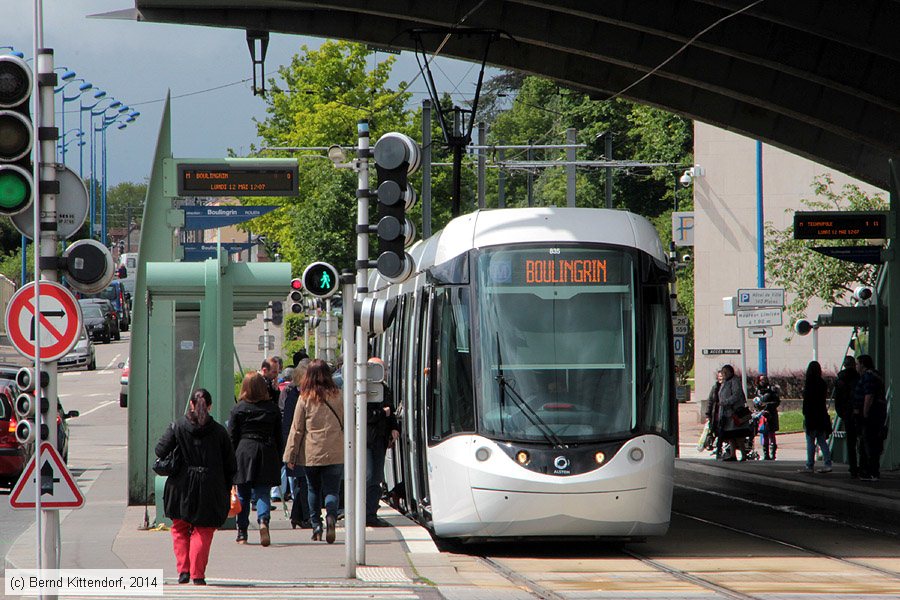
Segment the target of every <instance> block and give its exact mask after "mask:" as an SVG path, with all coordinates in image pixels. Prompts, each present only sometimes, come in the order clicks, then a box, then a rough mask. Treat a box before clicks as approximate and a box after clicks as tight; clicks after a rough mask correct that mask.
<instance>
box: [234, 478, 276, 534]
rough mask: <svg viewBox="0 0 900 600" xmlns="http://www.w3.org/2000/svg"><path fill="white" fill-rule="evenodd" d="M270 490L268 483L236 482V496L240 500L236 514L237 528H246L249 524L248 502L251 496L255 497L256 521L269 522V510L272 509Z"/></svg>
mask: <svg viewBox="0 0 900 600" xmlns="http://www.w3.org/2000/svg"><path fill="white" fill-rule="evenodd" d="M271 490H272V486H270V485H253V484H252V483H239V484H237V491H238V498H240V500H241V512H240V513H238V516H237V526H238V529H247V526H248V525H250V503H251V502H252V500H251V497H253V496H255V497H256V522H257V523H268V522H269V511H270V510H271V509H272V499H271V498H270V497H269V492H270V491H271Z"/></svg>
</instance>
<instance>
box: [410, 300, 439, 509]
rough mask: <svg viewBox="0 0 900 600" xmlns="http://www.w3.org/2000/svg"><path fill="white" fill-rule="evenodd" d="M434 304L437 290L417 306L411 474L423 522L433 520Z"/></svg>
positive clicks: (419, 301) (418, 301) (418, 302)
mask: <svg viewBox="0 0 900 600" xmlns="http://www.w3.org/2000/svg"><path fill="white" fill-rule="evenodd" d="M433 302H434V293H433V288H431V287H426V288H423V290H422V294H421V296H420V297H419V298H417V303H416V309H417V310H416V312H417V315H416V317H417V318H416V336H415V340H416V343H415V346H416V347H417V352H416V356H415V357H414V358H415V363H414V364H415V371H416V373H417V374H418V377H417V379H418V381H417V382H416V386H415V388H416V389H415V398H414V405H415V418H414V419H413V424H414V426H415V431H414V432H413V433H412V435H413V438H414V440H415V446H414V447H413V448H412V453H411V456H410V468H411V469H410V470H411V471H412V473H411V475H412V480H413V485H414V486H415V498H416V506H417V512H418V513H419V517H420V518H421V519H423V520H426V521H427V520H430V519H431V500H430V497H429V488H428V437H427V433H426V423H427V422H428V416H427V414H426V404H427V402H426V400H427V395H428V389H429V383H430V382H429V378H430V368H429V367H430V363H431V353H430V346H431V344H429V343H428V340H430V339H431V311H432V304H433Z"/></svg>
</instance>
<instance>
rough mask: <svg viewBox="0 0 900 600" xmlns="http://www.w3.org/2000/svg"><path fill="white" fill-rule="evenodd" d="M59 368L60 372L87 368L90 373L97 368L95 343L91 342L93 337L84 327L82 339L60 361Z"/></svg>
mask: <svg viewBox="0 0 900 600" xmlns="http://www.w3.org/2000/svg"><path fill="white" fill-rule="evenodd" d="M58 366H59V369H60V370H62V369H81V368H87V370H88V371H93V370H94V369H96V368H97V354H96V352H95V351H94V342H92V341H91V336H90V335H88V332H87V330H86V329H85V328H84V326H82V328H81V337H80V338H79V340H78V343H76V344H75V347H74V348H72V349H71V350H70V351H69V353H68V354H66V355H65V356H63V357H62V358H61V359H59V365H58Z"/></svg>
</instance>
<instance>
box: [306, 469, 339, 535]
mask: <svg viewBox="0 0 900 600" xmlns="http://www.w3.org/2000/svg"><path fill="white" fill-rule="evenodd" d="M343 474H344V465H325V466H323V467H309V466H307V467H306V485H307V486H309V493H308V498H309V520H310V521H311V522H312V525H313V527H314V528H316V529H321V527H322V499H323V498H324V499H325V514H328V515H331V516H332V517H334V518H335V519H337V509H338V494H339V493H340V490H341V477H342V476H343Z"/></svg>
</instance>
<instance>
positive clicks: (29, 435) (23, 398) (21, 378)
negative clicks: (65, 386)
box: [15, 367, 50, 444]
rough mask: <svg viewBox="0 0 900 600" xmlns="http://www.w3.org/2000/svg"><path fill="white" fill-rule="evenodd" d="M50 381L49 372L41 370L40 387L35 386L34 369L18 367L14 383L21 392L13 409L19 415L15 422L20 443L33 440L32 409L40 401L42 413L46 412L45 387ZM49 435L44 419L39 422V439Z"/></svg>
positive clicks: (47, 402) (33, 409)
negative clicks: (17, 420)
mask: <svg viewBox="0 0 900 600" xmlns="http://www.w3.org/2000/svg"><path fill="white" fill-rule="evenodd" d="M49 383H50V374H49V373H47V372H46V371H41V382H40V389H36V388H35V385H34V384H35V378H34V370H33V369H30V368H28V367H24V368H22V369H19V371H18V373H16V385H17V386H18V387H19V390H21V392H22V393H20V394H19V395H18V396H17V397H16V403H15V410H16V415H18V417H19V422H18V423H17V424H16V439H17V440H18V441H19V442H20V443H22V444H30V443H31V442H33V441H35V440H34V438H35V426H34V411H35V410H36V409H37V407H38V403H40V411H41V414H42V415H46V414H47V410H48V409H49V408H50V404H49V401H48V400H47V394H46V387H47V385H49ZM48 437H50V427H49V426H48V424H47V423H46V419H44V422H43V423H41V440H46V439H47V438H48Z"/></svg>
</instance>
